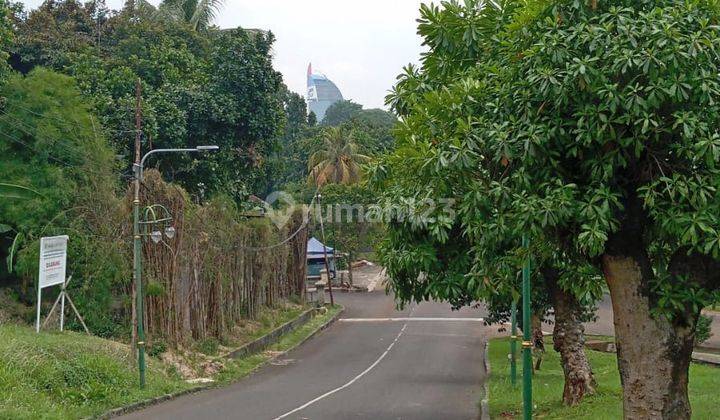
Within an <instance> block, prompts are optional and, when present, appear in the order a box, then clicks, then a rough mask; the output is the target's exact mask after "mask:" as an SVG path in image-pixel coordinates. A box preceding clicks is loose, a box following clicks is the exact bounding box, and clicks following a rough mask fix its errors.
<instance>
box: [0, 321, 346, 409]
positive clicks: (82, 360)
mask: <svg viewBox="0 0 720 420" xmlns="http://www.w3.org/2000/svg"><path fill="white" fill-rule="evenodd" d="M338 311H340V307H335V308H332V309H330V310H329V311H328V312H327V313H326V314H323V315H318V316H315V317H314V318H313V319H312V320H310V321H309V322H308V323H307V324H305V325H303V326H302V327H300V328H298V329H297V330H295V331H293V332H291V333H290V334H288V335H286V336H285V337H283V338H282V339H281V341H280V342H279V343H277V344H275V345H274V346H272V348H271V349H270V350H273V351H286V350H288V349H291V348H292V347H294V346H296V345H297V344H298V343H300V342H301V341H302V340H304V339H305V338H306V337H307V336H308V335H309V334H310V333H312V332H313V331H315V329H317V328H318V327H319V326H320V325H322V324H323V323H325V322H326V321H328V320H329V319H330V318H331V317H332V316H334V315H335V314H336V313H337V312H338ZM297 314H298V313H295V315H297ZM286 318H288V317H287V316H286V315H285V314H283V316H282V317H280V318H278V319H276V321H278V322H280V323H283V322H286V321H284V320H285V319H286ZM290 319H291V318H288V319H287V320H290ZM268 328H269V327H268ZM271 356H272V355H271V354H270V353H268V352H263V353H260V354H255V355H250V356H247V357H245V358H242V359H237V360H231V361H228V362H226V363H225V368H224V369H223V370H222V371H221V372H220V373H219V374H218V375H217V377H216V378H215V380H216V381H217V385H223V384H227V383H230V382H234V381H237V380H238V379H240V378H242V377H244V376H246V375H247V374H249V373H250V372H252V371H253V370H255V369H257V368H258V367H259V366H261V365H263V364H264V363H265V362H267V361H268V360H269V359H270V358H271ZM132 362H133V360H132V356H131V354H130V349H129V347H128V346H126V345H123V344H120V343H117V342H113V341H109V340H104V339H101V338H97V337H91V336H87V335H85V334H79V333H74V332H64V333H59V332H50V333H46V332H43V333H42V334H36V333H35V331H34V330H33V329H32V328H29V327H22V326H17V325H1V324H0V419H69V418H73V419H74V418H83V417H88V416H93V415H98V414H101V413H103V412H105V411H107V410H109V409H112V408H114V407H120V406H124V405H127V404H131V403H134V402H138V401H143V400H146V399H149V398H153V397H157V396H160V395H164V394H169V393H174V392H177V391H181V390H184V389H188V388H191V387H193V386H195V385H190V384H187V383H186V382H185V381H183V380H181V379H180V377H179V376H178V375H177V374H176V373H175V372H173V370H172V369H171V368H168V367H166V366H165V365H164V364H162V362H160V361H159V360H157V359H154V358H151V357H150V358H148V373H147V386H146V388H145V389H143V390H141V389H139V387H138V377H137V369H136V368H135V367H134V365H133V363H132Z"/></svg>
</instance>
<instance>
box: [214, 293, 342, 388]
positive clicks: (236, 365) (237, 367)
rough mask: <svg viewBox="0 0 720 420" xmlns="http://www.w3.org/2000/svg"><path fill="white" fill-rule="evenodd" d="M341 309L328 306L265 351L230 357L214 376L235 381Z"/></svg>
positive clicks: (284, 349) (223, 381)
mask: <svg viewBox="0 0 720 420" xmlns="http://www.w3.org/2000/svg"><path fill="white" fill-rule="evenodd" d="M341 310H342V306H339V305H335V306H334V307H332V308H328V311H327V312H326V313H324V314H321V315H316V316H315V317H313V319H311V320H310V321H308V322H307V323H306V324H305V325H303V326H302V327H300V328H298V329H296V330H295V331H292V332H291V333H289V334H286V335H285V336H283V337H282V338H281V339H280V341H278V342H277V343H275V344H273V345H271V346H270V347H269V348H268V349H267V350H266V351H264V352H262V353H258V354H253V355H250V356H247V357H244V358H241V359H232V360H229V361H227V362H226V363H225V366H224V368H223V370H222V371H220V373H219V374H218V376H217V378H215V379H216V380H217V381H218V383H219V384H227V383H231V382H235V381H237V380H238V379H240V378H242V377H244V376H246V375H248V374H249V373H251V372H252V371H254V370H255V369H257V368H258V367H260V366H262V365H263V364H265V363H266V362H267V361H268V360H270V359H272V358H273V357H274V356H275V355H276V354H277V353H278V352H285V351H288V350H290V349H292V348H294V347H295V346H297V345H299V344H300V343H302V342H303V341H304V340H306V339H307V338H308V336H310V334H313V333H314V332H315V331H316V330H317V329H318V328H320V327H321V326H322V325H324V324H325V323H326V322H328V321H329V320H330V319H332V317H334V316H335V315H337V313H338V312H340V311H341Z"/></svg>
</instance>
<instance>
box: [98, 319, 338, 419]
mask: <svg viewBox="0 0 720 420" xmlns="http://www.w3.org/2000/svg"><path fill="white" fill-rule="evenodd" d="M317 311H318V309H317V308H313V309H309V310H307V311H305V312H303V313H302V314H301V315H300V316H298V317H297V318H296V319H294V320H292V321H290V322H287V323H285V324H283V325H281V326H280V327H278V328H276V329H274V330H272V331H271V332H270V333H268V334H266V335H264V336H263V337H260V338H258V339H257V340H255V341H253V342H251V343H248V344H246V345H244V346H242V347H240V348H239V349H238V350H235V351H232V352H230V353H228V354H227V355H225V356H221V357H227V358H238V356H231V355H233V354H235V353H236V352H238V351H240V350H241V349H246V348H248V347H249V346H250V345H253V344H254V343H256V342H264V339H265V338H266V337H269V336H271V335H273V336H274V341H267V344H266V345H265V346H264V347H261V348H260V350H263V349H265V348H267V347H268V346H270V345H272V344H275V343H276V342H278V341H280V339H281V338H282V337H283V336H284V335H285V334H287V333H289V332H292V331H294V330H295V329H296V328H297V327H299V326H301V325H302V324H305V323H307V322H308V321H309V320H310V314H312V313H314V312H317ZM343 312H345V308H344V307H342V306H341V307H340V310H339V311H338V312H337V313H336V314H335V315H334V316H333V317H332V318H330V319H329V320H327V321H325V323H323V324H322V325H320V326H319V327H317V328H315V330H313V331H312V332H311V333H310V334H309V335H308V336H307V337H305V338H303V339H302V340H301V341H300V342H298V343H297V344H296V345H294V346H292V347H291V348H289V349H287V350H285V351H283V352H280V353H277V354H275V355H274V356H273V357H270V358H268V359H267V360H265V361H264V362H262V363H260V364H259V365H257V366H256V367H255V368H254V369H253V370H251V371H250V372H248V374H247V375H245V376H242V377H240V378H237V380H238V381H240V380H243V379H245V378H247V377H249V376H250V375H252V374H254V373H255V372H257V371H258V370H259V369H260V368H262V367H263V366H265V365H267V364H268V363H270V362H271V361H273V360H276V359H277V358H278V357H280V356H283V355H285V354H287V353H288V352H290V351H292V350H294V349H295V348H297V347H299V346H301V345H302V344H303V343H305V342H306V341H308V340H309V339H311V338H313V337H315V336H316V335H317V334H319V333H320V332H321V331H323V330H325V329H326V328H328V327H329V326H330V325H332V324H333V323H334V322H335V321H337V320H338V319H339V318H340V315H342V314H343ZM301 319H303V320H304V321H302V322H301V321H300V320H301ZM279 330H282V331H284V332H283V333H282V334H280V335H275V333H276V332H277V331H279ZM252 348H257V347H255V346H253V347H252ZM250 354H253V353H245V354H244V355H250ZM233 382H236V381H233ZM223 385H227V384H216V383H209V384H206V385H200V386H196V387H193V388H190V389H185V390H182V391H178V392H175V393H172V394H165V395H160V396H157V397H154V398H149V399H147V400H143V401H138V402H136V403H132V404H129V405H126V406H123V407H118V408H113V409H111V410H108V411H106V412H105V413H102V414H100V415H97V416H92V417H87V419H102V420H105V419H111V418H113V417H118V416H121V415H123V414H128V413H131V412H134V411H138V410H142V409H143V408H147V407H150V406H153V405H157V404H160V403H163V402H165V401H169V400H173V399H175V398H179V397H183V396H185V395H190V394H195V393H198V392H200V391H205V390H208V389H212V388H221V387H222V386H223Z"/></svg>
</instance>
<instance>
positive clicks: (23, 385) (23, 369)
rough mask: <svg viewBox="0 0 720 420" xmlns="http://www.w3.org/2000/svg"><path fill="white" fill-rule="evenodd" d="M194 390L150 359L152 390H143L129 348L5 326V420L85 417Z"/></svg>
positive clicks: (0, 377) (1, 383) (1, 338)
mask: <svg viewBox="0 0 720 420" xmlns="http://www.w3.org/2000/svg"><path fill="white" fill-rule="evenodd" d="M189 387H190V385H188V384H187V383H185V382H184V381H182V380H181V379H180V378H179V377H178V376H177V375H175V374H173V372H171V371H170V370H169V369H166V368H165V366H164V365H163V364H162V363H161V362H159V361H156V360H153V359H150V360H149V361H148V371H147V386H146V387H145V389H140V388H139V387H138V376H137V369H135V368H134V367H133V361H132V355H131V352H130V348H129V347H128V346H127V345H123V344H120V343H116V342H113V341H109V340H104V339H101V338H97V337H91V336H87V335H85V334H79V333H74V332H64V333H59V332H56V333H53V332H51V333H42V334H36V333H35V331H34V330H33V329H32V328H29V327H24V326H17V325H0V390H2V391H1V392H0V418H7V419H10V418H12V419H65V418H82V417H86V416H89V415H92V414H97V413H100V412H103V411H105V410H106V409H108V408H111V407H116V406H121V405H125V404H130V403H132V402H135V401H140V400H144V399H147V398H151V397H154V396H157V395H163V394H168V393H173V392H177V391H181V390H183V389H187V388H189Z"/></svg>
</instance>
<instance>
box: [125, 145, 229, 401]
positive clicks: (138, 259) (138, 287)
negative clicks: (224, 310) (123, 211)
mask: <svg viewBox="0 0 720 420" xmlns="http://www.w3.org/2000/svg"><path fill="white" fill-rule="evenodd" d="M218 149H219V148H218V146H198V147H196V148H194V149H155V150H151V151H149V152H147V153H146V154H145V156H143V157H142V159H140V162H139V163H135V164H134V165H133V169H134V172H135V194H134V199H133V280H134V281H135V295H136V296H135V298H136V302H135V310H136V314H137V315H136V316H137V349H138V370H139V373H140V387H141V388H144V387H145V328H144V326H143V292H142V290H143V289H142V243H141V242H140V238H141V234H140V182H142V176H143V168H144V167H145V159H147V158H148V157H149V156H150V155H154V154H157V153H174V152H180V153H188V152H205V151H212V150H218ZM155 222H158V221H157V220H155ZM174 233H175V231H174V228H173V229H172V230H170V229H168V230H166V235H168V237H170V236H174Z"/></svg>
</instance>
